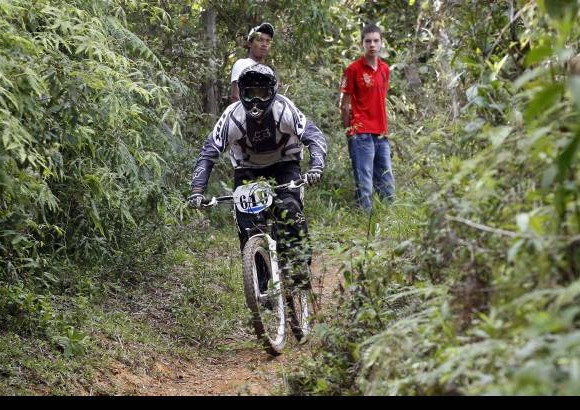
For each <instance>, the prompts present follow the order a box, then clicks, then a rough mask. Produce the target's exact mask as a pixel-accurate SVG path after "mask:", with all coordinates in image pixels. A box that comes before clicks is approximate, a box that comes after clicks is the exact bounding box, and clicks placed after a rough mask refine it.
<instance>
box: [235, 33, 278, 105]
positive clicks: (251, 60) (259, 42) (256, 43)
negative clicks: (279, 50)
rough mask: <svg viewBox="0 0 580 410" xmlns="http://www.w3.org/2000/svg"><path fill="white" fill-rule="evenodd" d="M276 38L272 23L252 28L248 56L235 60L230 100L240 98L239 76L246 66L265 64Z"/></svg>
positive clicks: (249, 36)
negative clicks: (273, 40)
mask: <svg viewBox="0 0 580 410" xmlns="http://www.w3.org/2000/svg"><path fill="white" fill-rule="evenodd" d="M273 38H274V27H272V25H271V24H270V23H262V24H260V25H259V26H256V27H254V28H252V29H251V30H250V33H249V34H248V39H247V40H248V56H247V57H246V58H241V59H239V60H238V61H236V62H235V64H234V67H233V68H232V78H231V90H230V102H232V103H233V102H236V101H239V99H240V91H239V90H238V77H239V76H240V73H241V72H242V71H244V69H245V68H247V67H249V66H251V65H254V64H256V63H260V64H264V61H265V59H266V56H267V55H268V53H269V52H270V48H271V47H272V39H273Z"/></svg>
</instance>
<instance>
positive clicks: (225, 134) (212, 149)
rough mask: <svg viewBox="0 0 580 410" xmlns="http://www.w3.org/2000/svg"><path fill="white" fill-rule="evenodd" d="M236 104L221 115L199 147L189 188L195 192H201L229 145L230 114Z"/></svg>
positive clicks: (203, 190)
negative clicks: (199, 150)
mask: <svg viewBox="0 0 580 410" xmlns="http://www.w3.org/2000/svg"><path fill="white" fill-rule="evenodd" d="M236 105H237V104H232V105H230V106H229V107H228V108H227V109H226V111H224V113H223V114H222V115H221V117H220V119H219V120H218V122H217V123H216V125H215V126H214V128H213V130H212V131H211V132H210V133H209V135H208V136H207V139H206V141H205V143H204V145H203V147H202V149H201V152H200V154H199V157H198V159H197V162H196V164H195V167H194V168H193V176H192V179H191V189H192V191H193V192H196V193H203V192H205V189H206V187H207V184H208V181H209V177H210V175H211V171H212V169H213V166H214V164H215V163H216V161H217V160H218V159H219V156H220V155H221V154H222V153H223V152H224V151H225V149H226V148H227V146H228V145H229V142H230V141H229V139H230V124H231V121H230V116H231V113H232V112H233V110H234V109H235V107H236Z"/></svg>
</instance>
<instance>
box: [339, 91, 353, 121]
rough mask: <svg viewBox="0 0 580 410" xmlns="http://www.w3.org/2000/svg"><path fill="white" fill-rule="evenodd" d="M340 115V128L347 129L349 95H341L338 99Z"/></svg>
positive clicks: (349, 111)
mask: <svg viewBox="0 0 580 410" xmlns="http://www.w3.org/2000/svg"><path fill="white" fill-rule="evenodd" d="M340 114H341V117H342V126H343V127H344V128H348V127H349V126H350V116H351V108H350V94H347V93H342V94H341V98H340Z"/></svg>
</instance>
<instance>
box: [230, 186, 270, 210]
mask: <svg viewBox="0 0 580 410" xmlns="http://www.w3.org/2000/svg"><path fill="white" fill-rule="evenodd" d="M233 196H234V203H235V204H236V208H237V210H238V211H240V212H243V213H246V214H259V213H260V212H262V211H263V210H264V209H266V208H268V207H269V206H270V205H272V201H273V195H272V190H271V189H270V187H269V186H268V185H264V184H261V183H259V182H254V183H251V184H247V185H240V186H239V187H237V188H236V190H235V191H234V195H233Z"/></svg>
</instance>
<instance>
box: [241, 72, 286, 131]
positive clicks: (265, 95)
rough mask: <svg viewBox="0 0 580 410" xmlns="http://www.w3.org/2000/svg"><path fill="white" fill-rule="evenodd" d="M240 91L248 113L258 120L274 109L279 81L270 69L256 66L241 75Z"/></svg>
mask: <svg viewBox="0 0 580 410" xmlns="http://www.w3.org/2000/svg"><path fill="white" fill-rule="evenodd" d="M238 89H239V90H240V101H241V102H242V105H243V106H244V109H245V110H246V113H247V114H248V115H249V116H250V117H252V118H253V119H256V120H257V119H260V118H262V117H263V116H264V114H265V113H266V112H268V110H270V108H271V107H272V103H273V102H274V98H275V97H276V92H277V91H278V80H277V79H276V75H275V74H274V71H272V69H271V68H270V67H268V66H266V65H263V64H254V65H251V66H249V67H247V68H246V69H245V70H244V71H242V73H241V74H240V77H239V79H238Z"/></svg>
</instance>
